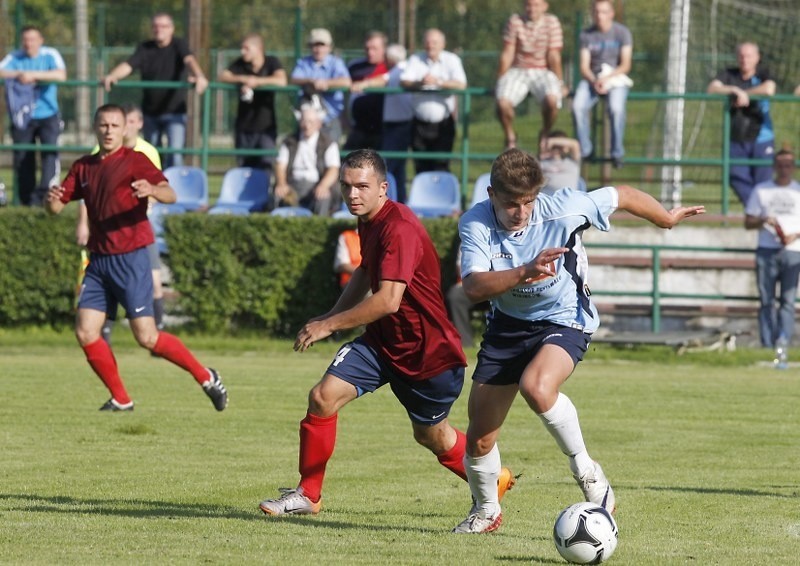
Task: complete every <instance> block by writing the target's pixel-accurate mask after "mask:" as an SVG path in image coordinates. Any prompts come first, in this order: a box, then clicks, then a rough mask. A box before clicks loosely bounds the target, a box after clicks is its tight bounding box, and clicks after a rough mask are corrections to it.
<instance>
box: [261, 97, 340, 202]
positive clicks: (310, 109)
mask: <svg viewBox="0 0 800 566" xmlns="http://www.w3.org/2000/svg"><path fill="white" fill-rule="evenodd" d="M298 120H299V128H298V131H297V133H295V134H293V135H291V136H287V137H286V139H285V140H283V143H282V144H281V147H280V149H279V150H278V157H277V159H276V160H275V203H276V206H287V205H291V206H295V205H299V206H303V207H305V208H308V209H309V210H311V211H312V212H313V213H314V214H319V215H322V216H327V215H329V214H330V212H331V207H332V205H333V204H334V203H335V202H338V199H337V198H336V195H337V194H338V191H335V190H334V187H335V186H336V184H337V183H338V180H339V165H340V159H339V145H338V144H337V143H336V141H334V140H332V139H330V138H329V137H328V136H327V135H326V134H325V132H323V131H321V130H322V112H321V111H320V110H319V109H318V108H315V107H314V106H312V105H310V104H304V105H303V106H301V107H300V112H299V116H298Z"/></svg>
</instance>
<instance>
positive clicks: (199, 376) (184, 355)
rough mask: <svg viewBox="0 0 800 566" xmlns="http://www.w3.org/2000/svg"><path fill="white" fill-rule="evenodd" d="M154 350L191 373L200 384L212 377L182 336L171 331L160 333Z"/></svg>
mask: <svg viewBox="0 0 800 566" xmlns="http://www.w3.org/2000/svg"><path fill="white" fill-rule="evenodd" d="M153 352H154V353H156V354H158V355H159V356H161V357H162V358H164V359H165V360H168V361H170V362H172V363H173V364H175V365H176V366H179V367H182V368H183V369H185V370H186V371H188V372H189V373H191V374H192V376H193V377H194V379H195V381H197V383H199V384H200V385H202V384H204V383H205V382H206V381H208V380H209V379H211V375H210V374H209V373H208V370H207V369H206V368H205V366H203V365H202V364H201V363H200V362H198V361H197V358H195V357H194V355H192V353H191V352H190V351H189V348H187V347H186V346H185V345H184V344H183V342H181V340H180V338H178V337H177V336H175V335H173V334H170V333H169V332H159V333H158V340H156V345H155V346H153Z"/></svg>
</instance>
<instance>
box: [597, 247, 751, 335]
mask: <svg viewBox="0 0 800 566" xmlns="http://www.w3.org/2000/svg"><path fill="white" fill-rule="evenodd" d="M584 245H585V246H586V247H587V248H591V249H599V250H626V251H648V252H650V262H649V263H650V272H651V282H652V283H651V287H650V289H649V290H648V291H631V290H623V291H620V290H613V289H602V288H601V289H594V288H593V289H592V295H597V296H608V297H646V298H648V299H650V329H651V331H652V332H655V333H658V332H660V331H661V315H662V310H663V308H664V305H663V303H662V300H663V299H692V300H704V301H741V302H750V303H753V302H757V301H758V296H757V295H724V294H719V293H670V292H665V291H662V290H661V284H660V281H661V274H662V269H663V267H662V252H665V251H666V252H669V251H679V252H681V254H686V253H687V252H688V253H714V254H720V255H723V256H727V255H731V254H742V253H748V254H755V250H754V249H750V248H719V247H711V246H670V245H650V244H606V243H603V244H592V243H585V244H584Z"/></svg>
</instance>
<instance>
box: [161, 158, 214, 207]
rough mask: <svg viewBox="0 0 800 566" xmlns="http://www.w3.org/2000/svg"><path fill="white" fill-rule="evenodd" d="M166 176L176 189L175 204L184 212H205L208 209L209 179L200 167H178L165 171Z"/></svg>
mask: <svg viewBox="0 0 800 566" xmlns="http://www.w3.org/2000/svg"><path fill="white" fill-rule="evenodd" d="M164 176H165V177H166V178H167V181H169V184H170V186H171V187H172V188H173V189H175V194H176V196H177V201H176V202H175V204H177V205H180V206H181V207H183V209H184V210H190V211H195V210H205V209H207V208H208V177H207V176H206V172H205V171H203V170H202V169H200V168H199V167H188V166H176V167H169V168H167V169H165V170H164Z"/></svg>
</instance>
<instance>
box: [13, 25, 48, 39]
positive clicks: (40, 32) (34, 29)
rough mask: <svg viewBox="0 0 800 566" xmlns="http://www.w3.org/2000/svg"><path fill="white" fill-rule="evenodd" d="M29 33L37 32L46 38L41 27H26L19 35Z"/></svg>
mask: <svg viewBox="0 0 800 566" xmlns="http://www.w3.org/2000/svg"><path fill="white" fill-rule="evenodd" d="M28 31H35V32H36V33H38V34H39V35H41V36H42V37H44V34H43V33H42V29H41V28H40V27H39V26H24V27H23V28H22V29H21V30H20V32H19V33H20V35H22V34H23V33H25V32H28Z"/></svg>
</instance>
